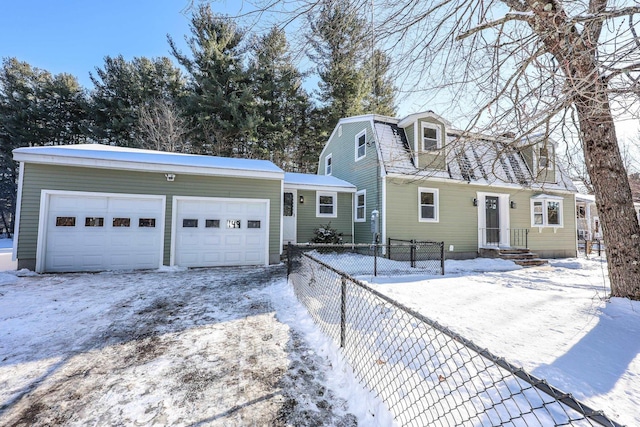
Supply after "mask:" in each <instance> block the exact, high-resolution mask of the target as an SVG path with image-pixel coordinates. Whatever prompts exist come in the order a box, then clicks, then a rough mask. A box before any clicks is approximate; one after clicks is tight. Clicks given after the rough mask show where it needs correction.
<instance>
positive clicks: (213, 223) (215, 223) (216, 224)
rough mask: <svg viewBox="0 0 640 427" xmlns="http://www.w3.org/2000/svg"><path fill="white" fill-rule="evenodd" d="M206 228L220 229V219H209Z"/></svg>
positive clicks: (206, 221) (205, 223)
mask: <svg viewBox="0 0 640 427" xmlns="http://www.w3.org/2000/svg"><path fill="white" fill-rule="evenodd" d="M204 226H205V228H220V220H219V219H207V220H205V222H204Z"/></svg>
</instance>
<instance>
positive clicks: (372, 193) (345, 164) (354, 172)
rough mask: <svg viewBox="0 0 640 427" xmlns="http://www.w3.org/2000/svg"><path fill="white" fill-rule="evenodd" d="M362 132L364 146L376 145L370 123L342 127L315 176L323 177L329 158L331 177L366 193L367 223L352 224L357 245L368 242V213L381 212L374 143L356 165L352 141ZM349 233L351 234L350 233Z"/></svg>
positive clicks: (324, 155) (327, 149) (369, 215)
mask: <svg viewBox="0 0 640 427" xmlns="http://www.w3.org/2000/svg"><path fill="white" fill-rule="evenodd" d="M362 130H366V132H367V142H373V141H375V135H374V134H373V129H372V128H371V121H369V120H363V121H361V122H355V123H343V124H342V136H338V133H337V132H336V133H335V135H334V137H333V138H332V139H331V140H330V141H329V142H328V143H327V146H326V148H325V150H324V153H323V156H322V158H321V159H320V160H321V161H320V168H319V169H318V174H324V160H325V157H326V156H327V155H329V154H332V169H333V171H332V175H333V176H335V177H337V178H340V179H343V180H345V181H348V182H350V183H351V184H353V185H355V186H356V187H357V189H358V190H363V189H366V190H367V197H366V199H367V200H366V212H365V218H366V222H356V223H355V224H354V234H355V236H354V241H355V242H356V243H369V242H371V225H370V222H369V219H370V217H371V212H372V211H373V210H374V209H377V210H381V196H380V194H381V190H380V185H381V182H380V179H379V178H378V176H379V171H380V168H379V165H378V152H377V148H376V144H375V143H373V144H370V145H368V146H367V151H366V156H365V157H364V158H363V159H360V160H358V161H357V162H356V161H355V147H356V145H355V138H356V135H358V133H360V132H362ZM351 221H353V215H352V216H351ZM332 225H333V223H332ZM349 228H351V227H349ZM349 233H351V232H350V231H349Z"/></svg>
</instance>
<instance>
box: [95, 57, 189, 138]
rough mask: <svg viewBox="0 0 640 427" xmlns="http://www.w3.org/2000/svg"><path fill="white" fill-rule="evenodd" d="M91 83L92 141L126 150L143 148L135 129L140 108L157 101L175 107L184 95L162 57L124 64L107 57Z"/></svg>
mask: <svg viewBox="0 0 640 427" xmlns="http://www.w3.org/2000/svg"><path fill="white" fill-rule="evenodd" d="M91 81H92V82H93V84H94V90H93V92H92V96H91V100H92V118H93V126H92V132H93V137H94V139H95V140H97V141H101V142H104V143H108V144H114V145H120V146H127V147H143V146H144V145H145V143H144V134H140V132H139V127H138V123H139V121H140V109H141V108H142V107H145V106H147V107H148V106H149V105H151V104H153V103H155V102H156V101H157V100H166V101H167V102H169V103H172V104H173V103H176V104H179V103H180V102H181V100H182V99H183V98H184V96H185V92H186V82H185V80H184V77H183V76H182V73H181V71H180V70H179V69H178V68H177V67H176V66H175V65H174V64H173V63H172V62H171V60H170V59H169V58H166V57H160V58H153V59H149V58H145V57H141V58H134V59H133V60H132V61H126V60H125V59H124V58H123V57H122V56H121V55H120V56H117V57H115V58H112V57H109V56H107V57H105V59H104V66H103V68H96V74H95V75H93V74H91Z"/></svg>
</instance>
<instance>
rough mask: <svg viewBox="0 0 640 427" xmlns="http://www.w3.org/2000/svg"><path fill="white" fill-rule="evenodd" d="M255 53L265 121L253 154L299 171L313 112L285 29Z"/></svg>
mask: <svg viewBox="0 0 640 427" xmlns="http://www.w3.org/2000/svg"><path fill="white" fill-rule="evenodd" d="M252 51H253V60H252V63H251V66H250V67H249V74H250V75H251V78H252V87H253V90H254V94H255V96H256V99H257V103H256V104H257V105H256V114H257V115H259V117H260V119H261V120H260V124H259V125H258V128H257V135H256V144H255V146H254V147H253V152H252V154H253V156H254V157H260V158H265V159H270V160H272V161H273V162H275V163H276V164H277V165H278V166H280V167H281V168H283V169H285V170H296V169H297V168H298V165H297V163H298V160H299V159H298V158H299V153H300V151H301V150H300V145H301V144H302V142H303V140H305V139H306V137H307V136H308V135H306V132H307V129H308V126H307V125H308V123H307V120H306V118H307V115H308V112H309V110H310V109H311V103H310V100H309V96H308V94H307V93H306V91H305V90H304V89H303V87H302V77H303V76H302V74H301V73H300V71H299V70H298V69H297V68H296V67H295V65H294V64H293V61H292V59H291V56H290V54H289V44H288V43H287V39H286V36H285V34H284V31H282V30H281V29H278V28H275V27H274V28H272V29H271V31H269V33H267V34H266V35H264V36H262V37H260V38H258V39H257V40H256V41H255V42H254V44H253V47H252ZM314 152H317V150H314ZM317 154H319V153H317Z"/></svg>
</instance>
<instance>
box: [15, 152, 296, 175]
mask: <svg viewBox="0 0 640 427" xmlns="http://www.w3.org/2000/svg"><path fill="white" fill-rule="evenodd" d="M13 155H14V159H15V160H16V161H24V162H32V163H47V164H63V165H73V166H86V167H98V168H109V169H127V170H154V171H166V172H174V173H175V172H183V173H193V174H203V175H228V176H247V172H248V173H249V174H248V175H251V176H261V177H265V178H279V179H282V176H283V171H282V169H280V168H279V167H277V166H276V165H274V164H273V163H271V162H270V161H268V160H255V159H236V158H229V157H217V156H204V155H196V154H182V153H169V152H165V151H153V150H141V149H137V148H127V147H114V146H110V145H102V144H77V145H57V146H48V147H23V148H18V149H16V150H13Z"/></svg>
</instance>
